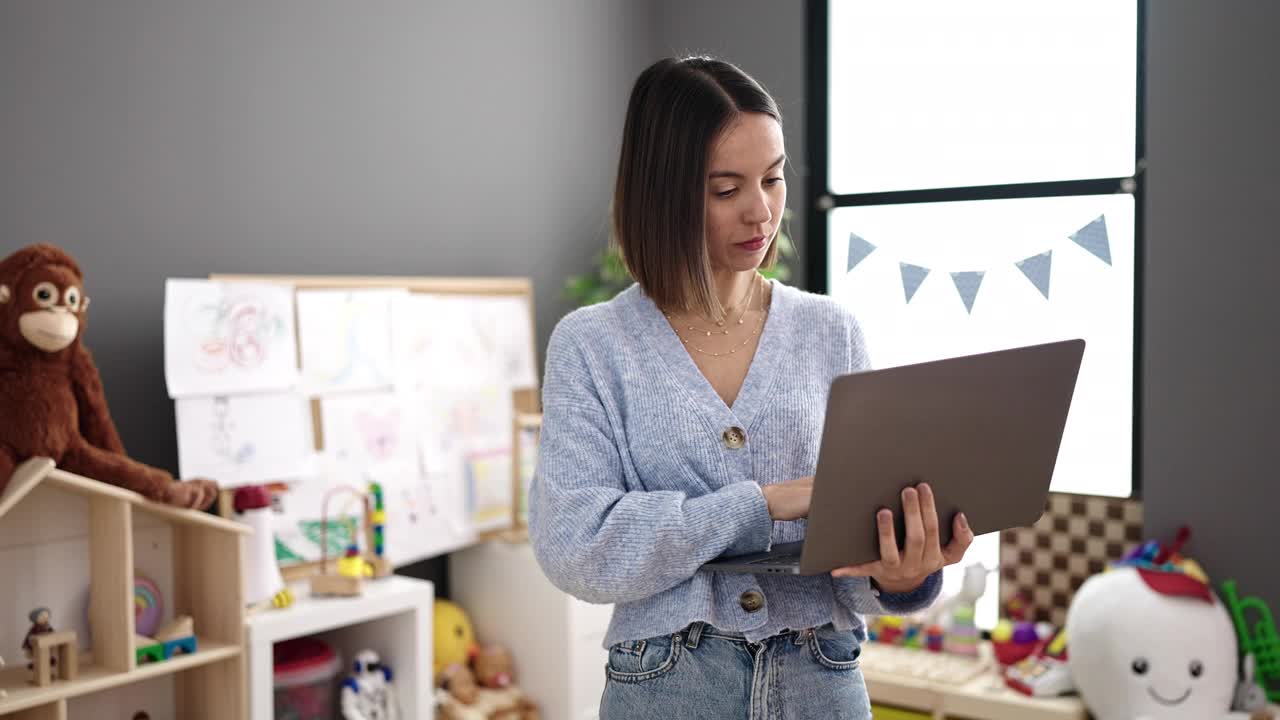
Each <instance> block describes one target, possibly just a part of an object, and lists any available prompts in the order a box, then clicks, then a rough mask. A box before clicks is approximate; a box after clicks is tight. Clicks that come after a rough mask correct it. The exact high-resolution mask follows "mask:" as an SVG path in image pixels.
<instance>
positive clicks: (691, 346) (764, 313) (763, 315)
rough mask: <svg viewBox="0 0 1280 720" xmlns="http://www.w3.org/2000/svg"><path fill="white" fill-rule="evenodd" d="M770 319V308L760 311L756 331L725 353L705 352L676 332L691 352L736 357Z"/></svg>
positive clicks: (744, 313) (726, 332)
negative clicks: (766, 320) (767, 319)
mask: <svg viewBox="0 0 1280 720" xmlns="http://www.w3.org/2000/svg"><path fill="white" fill-rule="evenodd" d="M758 277H759V276H757V278H758ZM754 291H755V286H754V285H753V286H752V292H753V293H754ZM748 305H749V303H748ZM742 314H743V317H745V316H746V309H745V308H744V309H743V311H742ZM667 317H668V318H670V317H671V316H670V315H668V316H667ZM768 317H769V310H768V308H763V309H761V311H760V319H759V321H757V322H756V327H755V329H754V330H752V331H751V334H750V335H747V337H746V339H744V340H743V341H742V342H741V343H738V345H736V346H735V347H732V348H730V349H728V350H726V351H724V352H711V351H709V350H703V349H702V348H700V347H698V346H697V345H694V344H693V343H691V342H689V340H688V338H685V337H682V336H681V335H680V333H679V331H677V332H676V337H678V338H680V342H682V343H684V345H685V347H687V348H689V349H690V350H693V351H695V352H697V353H700V354H702V355H706V356H708V357H727V356H729V355H736V354H737V352H738V351H739V350H741V349H742V348H743V347H745V346H746V345H747V343H749V342H751V339H752V338H753V337H755V336H757V335H759V334H760V330H761V329H762V328H763V327H764V321H765V319H766V318H768ZM738 324H739V325H741V324H742V318H738ZM724 334H725V335H728V334H729V332H728V331H725V333H724ZM707 335H708V336H709V335H711V333H707Z"/></svg>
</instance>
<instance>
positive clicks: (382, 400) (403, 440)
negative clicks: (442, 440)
mask: <svg viewBox="0 0 1280 720" xmlns="http://www.w3.org/2000/svg"><path fill="white" fill-rule="evenodd" d="M320 416H321V421H320V426H321V428H322V432H323V435H324V453H325V456H326V458H327V459H328V460H330V461H332V462H333V463H336V464H338V465H341V466H342V469H341V470H340V471H338V472H343V473H347V474H355V475H356V477H347V478H341V482H344V483H359V482H362V478H361V477H360V475H361V474H364V473H369V472H386V471H388V470H393V471H395V472H400V473H406V472H416V470H417V466H418V454H417V448H416V443H417V424H416V413H415V412H414V410H413V408H412V407H410V405H409V403H408V402H407V401H406V399H405V398H404V397H403V396H401V395H399V394H397V393H396V392H394V391H389V390H388V391H379V392H360V393H342V394H338V395H327V396H325V397H324V398H322V399H321V401H320Z"/></svg>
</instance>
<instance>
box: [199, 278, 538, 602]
mask: <svg viewBox="0 0 1280 720" xmlns="http://www.w3.org/2000/svg"><path fill="white" fill-rule="evenodd" d="M209 279H210V280H215V281H218V282H251V283H274V284H280V285H290V286H293V287H294V288H295V289H297V290H389V289H391V290H399V289H404V290H408V291H409V292H410V293H416V294H428V295H473V296H478V297H486V296H487V297H492V296H513V297H522V298H524V299H525V300H526V302H527V303H528V305H529V339H530V345H531V346H532V347H530V351H531V352H532V353H533V357H535V358H536V357H537V339H536V338H537V333H536V327H535V325H534V317H535V311H534V304H533V283H532V281H531V280H529V279H528V278H512V277H505V278H504V277H495V278H467V277H411V276H346V275H233V274H227V275H222V274H216V273H215V274H211V275H210V276H209ZM294 327H295V332H296V328H297V324H296V322H295V325H294ZM298 352H299V357H298V360H297V364H298V367H301V366H302V359H301V345H299V351H298ZM521 393H526V394H525V395H522V394H521ZM515 395H516V397H517V398H519V399H513V402H515V403H516V404H515V406H514V409H515V412H516V413H517V417H518V416H519V414H520V413H522V412H524V413H526V414H527V413H536V412H538V396H539V391H538V390H537V388H532V389H529V390H517V391H516V392H515ZM311 418H312V429H313V431H314V434H315V439H316V450H317V451H320V450H323V449H324V428H323V427H322V423H321V421H320V418H321V414H320V401H319V400H318V399H313V400H312V401H311ZM515 438H516V436H515V435H514V433H513V439H515ZM514 452H515V448H514V447H513V465H514V462H515V460H516V458H515V456H514ZM513 482H515V483H518V482H519V471H518V469H517V470H515V471H513ZM513 491H514V492H517V493H518V492H519V488H518V487H514V486H513ZM518 497H519V495H518V494H514V495H512V526H511V527H510V528H506V529H501V528H500V529H495V530H490V531H487V532H484V533H481V534H480V535H479V536H478V539H479V540H487V539H491V538H498V537H503V536H506V535H508V534H510V533H511V532H512V531H513V530H518V528H516V524H517V523H516V510H515V503H516V499H517V498H518ZM218 513H219V514H220V515H222V516H223V517H228V518H230V517H232V516H233V514H234V506H233V503H232V491H229V490H223V491H222V492H221V493H220V494H219V498H218ZM320 571H321V564H320V562H319V561H314V562H306V563H296V564H293V565H285V566H282V567H281V568H280V573H281V575H283V576H284V580H285V582H287V583H293V582H298V581H300V580H305V579H308V578H311V577H313V576H315V575H317V574H318V573H320Z"/></svg>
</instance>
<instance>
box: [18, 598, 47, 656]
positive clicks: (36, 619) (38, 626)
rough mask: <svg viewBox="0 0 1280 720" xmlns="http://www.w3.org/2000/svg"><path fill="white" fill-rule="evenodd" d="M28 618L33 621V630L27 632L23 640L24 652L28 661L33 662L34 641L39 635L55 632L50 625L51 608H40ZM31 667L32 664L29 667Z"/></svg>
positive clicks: (33, 611)
mask: <svg viewBox="0 0 1280 720" xmlns="http://www.w3.org/2000/svg"><path fill="white" fill-rule="evenodd" d="M27 618H28V619H29V620H31V629H30V630H28V631H27V636H26V637H25V638H23V639H22V652H24V653H26V655H27V660H28V661H30V660H31V655H32V653H34V652H35V643H34V642H33V640H34V639H35V637H36V636H37V635H48V634H49V633H51V632H53V626H52V625H50V624H49V608H46V607H38V608H36V609H35V610H32V611H31V612H30V613H29V614H28V615H27ZM27 667H28V668H30V667H31V665H30V663H28V665H27Z"/></svg>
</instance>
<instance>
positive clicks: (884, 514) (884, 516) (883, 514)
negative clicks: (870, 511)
mask: <svg viewBox="0 0 1280 720" xmlns="http://www.w3.org/2000/svg"><path fill="white" fill-rule="evenodd" d="M876 517H878V518H880V519H881V520H886V521H887V520H892V519H893V513H892V512H891V511H889V510H881V511H880V512H879V513H878V514H877V515H876Z"/></svg>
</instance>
